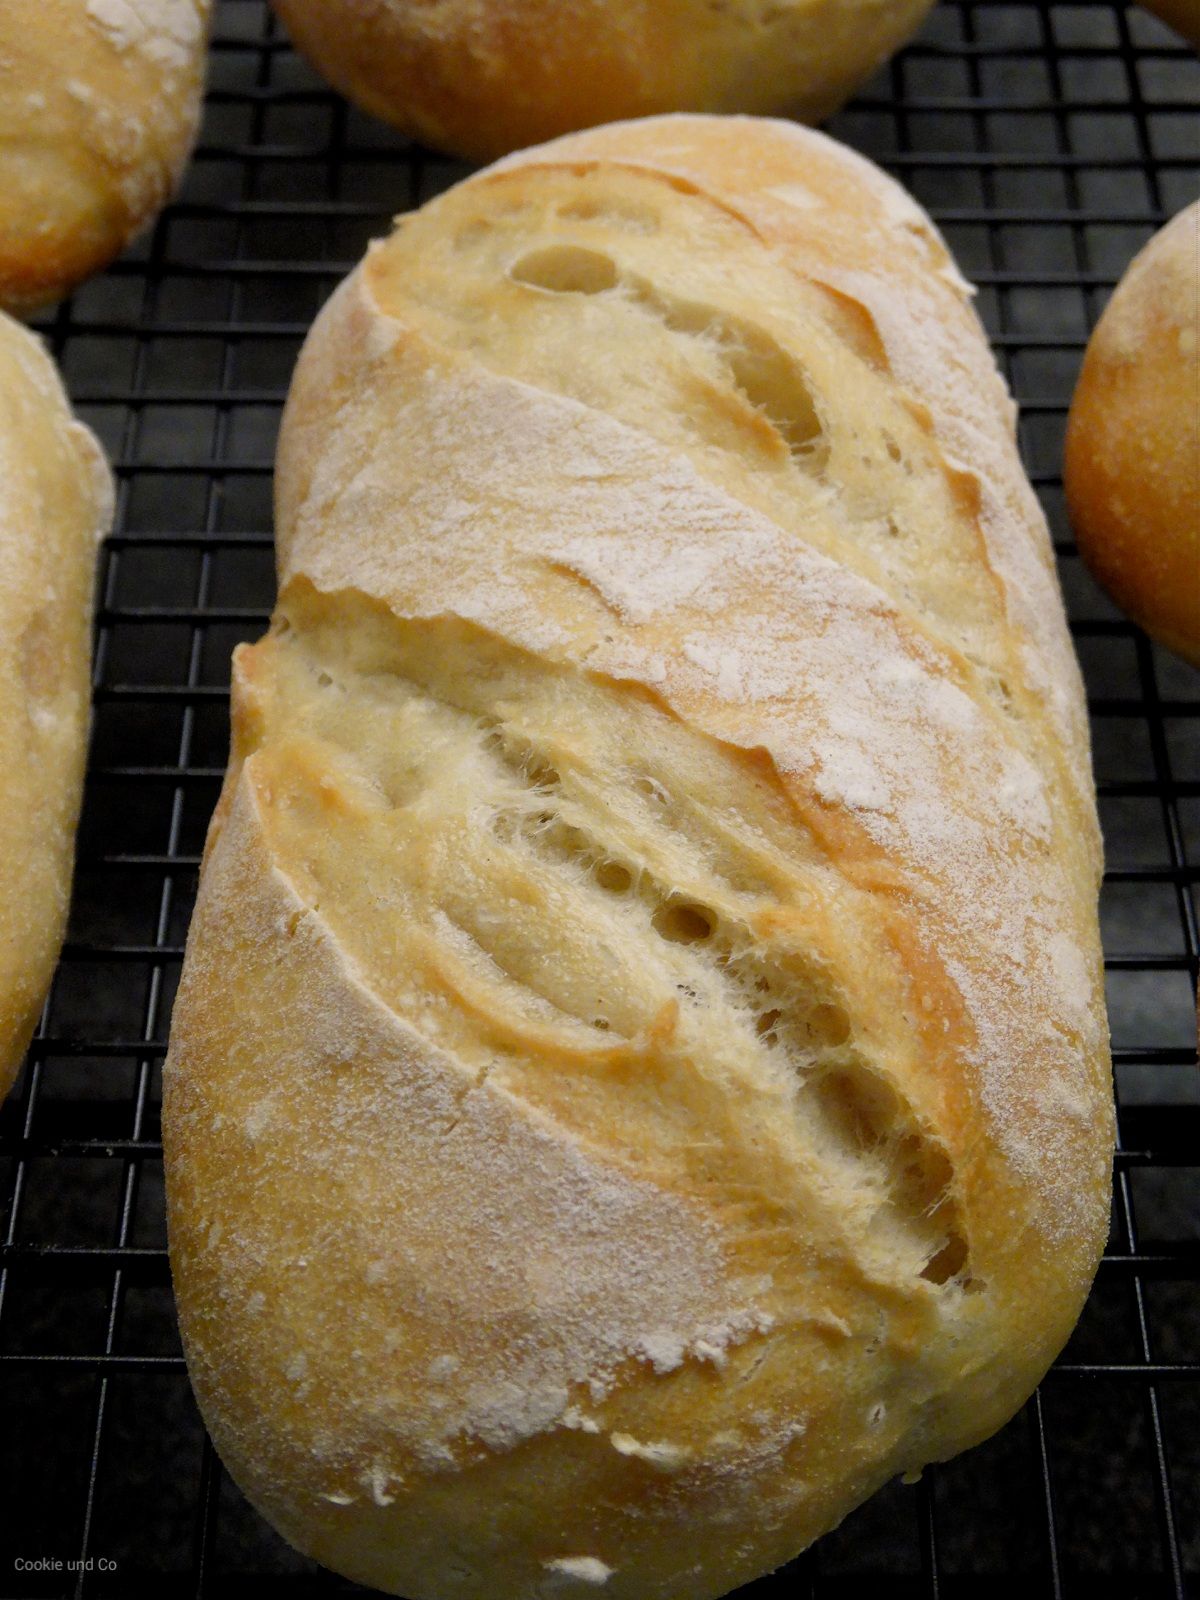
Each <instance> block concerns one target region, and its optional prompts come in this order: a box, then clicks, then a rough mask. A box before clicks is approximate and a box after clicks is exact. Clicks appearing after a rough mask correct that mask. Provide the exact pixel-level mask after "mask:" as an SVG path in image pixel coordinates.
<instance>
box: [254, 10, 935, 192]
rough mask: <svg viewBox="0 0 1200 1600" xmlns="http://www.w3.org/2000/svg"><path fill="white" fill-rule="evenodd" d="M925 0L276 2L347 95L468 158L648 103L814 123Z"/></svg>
mask: <svg viewBox="0 0 1200 1600" xmlns="http://www.w3.org/2000/svg"><path fill="white" fill-rule="evenodd" d="M932 3H933V0H728V3H726V4H719V5H714V4H712V3H711V0H569V3H567V0H432V3H431V0H273V4H274V6H275V9H276V11H278V13H279V15H280V16H281V17H282V18H283V21H284V22H285V23H286V25H287V29H288V32H289V34H290V35H291V37H292V39H293V41H294V43H295V45H296V47H297V49H299V50H301V51H302V52H303V53H304V54H305V55H306V56H307V57H308V59H309V60H310V61H311V62H312V63H313V65H314V66H315V67H316V68H317V69H318V71H320V72H322V73H324V75H325V76H326V77H327V78H328V79H329V80H330V82H331V83H333V84H334V85H335V87H336V88H338V89H340V90H341V91H342V93H343V94H346V95H348V96H349V97H350V98H351V99H352V100H354V101H355V102H357V104H358V105H360V106H362V107H363V108H364V110H366V111H370V112H373V113H374V115H375V116H377V117H381V118H382V119H383V120H384V121H385V122H390V123H392V124H393V125H394V126H395V127H398V128H401V129H402V130H403V131H404V132H406V133H410V134H413V135H414V136H415V137H417V138H419V139H421V140H423V141H424V142H425V143H426V144H430V145H433V146H435V147H436V148H438V149H444V150H451V151H454V152H456V153H457V154H459V155H464V156H469V157H471V158H472V159H474V160H490V159H491V158H492V157H493V156H498V155H502V154H504V153H505V152H506V151H509V150H516V149H518V148H520V147H521V146H523V145H528V144H534V143H536V142H537V141H539V140H542V139H549V138H552V137H553V136H554V135H555V134H560V133H567V132H569V131H570V130H571V129H573V128H586V127H590V126H592V125H593V124H595V123H600V122H612V121H615V120H617V119H618V118H622V117H640V116H646V115H649V114H651V113H653V112H659V111H756V112H787V113H789V114H790V115H792V116H796V117H799V118H801V119H802V120H803V121H805V122H818V121H820V120H821V118H823V117H827V116H829V115H830V114H831V113H832V112H834V111H836V110H837V108H838V106H840V105H841V104H842V102H843V101H844V100H846V99H847V98H848V97H849V95H850V94H851V93H852V92H853V91H854V90H855V89H856V88H857V87H858V85H859V84H860V83H863V82H864V81H865V80H866V79H867V78H869V77H870V76H871V74H872V72H874V71H875V69H876V67H878V66H879V65H880V64H881V63H882V62H883V61H885V60H886V59H887V57H888V56H890V55H891V54H892V52H893V51H894V50H896V49H898V48H899V46H900V45H902V44H903V43H904V42H905V40H907V39H908V38H910V37H911V35H912V34H914V33H915V32H916V30H917V28H918V26H919V25H920V23H921V19H922V18H923V17H924V16H925V13H926V12H927V11H928V10H929V9H930V6H931V5H932Z"/></svg>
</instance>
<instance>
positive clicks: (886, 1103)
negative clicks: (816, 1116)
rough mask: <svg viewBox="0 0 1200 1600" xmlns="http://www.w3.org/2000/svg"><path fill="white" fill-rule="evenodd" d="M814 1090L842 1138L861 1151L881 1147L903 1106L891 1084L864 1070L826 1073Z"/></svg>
mask: <svg viewBox="0 0 1200 1600" xmlns="http://www.w3.org/2000/svg"><path fill="white" fill-rule="evenodd" d="M812 1092H813V1093H814V1094H815V1095H816V1097H817V1101H818V1103H819V1105H820V1107H821V1110H822V1112H823V1113H824V1115H825V1118H826V1121H827V1122H828V1123H829V1125H830V1127H831V1128H832V1130H833V1132H834V1133H835V1134H836V1136H837V1138H838V1139H839V1141H840V1142H841V1143H842V1144H843V1145H846V1146H848V1147H849V1148H851V1149H853V1150H857V1151H863V1152H865V1151H868V1150H874V1149H877V1148H878V1146H879V1145H881V1144H882V1143H883V1142H884V1140H885V1139H886V1138H887V1135H888V1131H889V1129H890V1128H891V1126H892V1124H893V1122H894V1120H895V1117H896V1112H897V1110H898V1109H899V1106H898V1102H897V1100H896V1096H895V1095H894V1094H893V1093H892V1091H891V1089H890V1088H889V1087H888V1086H887V1084H885V1083H883V1082H882V1081H881V1080H880V1079H878V1078H875V1077H872V1076H869V1075H868V1074H867V1073H862V1072H826V1073H822V1074H821V1076H820V1077H818V1078H816V1079H814V1080H813V1084H812Z"/></svg>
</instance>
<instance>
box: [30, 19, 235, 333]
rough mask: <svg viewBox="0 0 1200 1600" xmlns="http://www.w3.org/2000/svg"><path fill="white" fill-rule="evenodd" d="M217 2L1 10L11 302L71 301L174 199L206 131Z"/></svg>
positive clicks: (35, 303) (31, 303) (34, 303)
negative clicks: (210, 38)
mask: <svg viewBox="0 0 1200 1600" xmlns="http://www.w3.org/2000/svg"><path fill="white" fill-rule="evenodd" d="M210 6H211V0H4V3H3V5H0V306H3V307H5V308H6V309H7V310H9V311H16V312H25V311H31V310H33V309H35V308H36V307H37V306H39V305H42V304H44V303H45V302H47V301H50V300H54V299H57V298H58V297H59V296H60V295H63V294H65V293H66V292H67V291H68V290H69V289H72V288H74V287H75V285H76V284H77V283H80V282H81V281H82V280H83V279H84V278H86V277H87V276H88V275H89V274H90V273H92V272H96V271H98V270H99V269H100V268H101V267H103V266H105V265H107V263H108V262H109V261H110V260H111V259H112V258H113V256H115V255H117V254H118V253H119V252H120V251H121V250H123V249H124V248H125V246H126V244H128V242H129V240H130V239H131V238H132V237H133V236H134V234H135V233H137V231H138V230H139V228H141V227H142V225H143V224H144V223H146V222H148V221H149V220H150V218H151V217H153V216H154V214H155V213H156V212H157V211H158V209H159V207H160V206H162V204H163V203H164V201H165V200H166V199H167V197H168V195H169V194H170V192H171V190H172V189H173V188H174V186H175V184H176V183H177V182H178V180H179V176H180V174H181V172H182V171H183V166H184V163H185V161H186V160H187V157H188V154H189V152H190V151H191V148H192V141H193V139H194V138H195V135H196V126H197V122H198V119H199V114H200V95H201V91H202V88H203V82H204V53H205V33H206V27H207V21H208V15H209V10H210Z"/></svg>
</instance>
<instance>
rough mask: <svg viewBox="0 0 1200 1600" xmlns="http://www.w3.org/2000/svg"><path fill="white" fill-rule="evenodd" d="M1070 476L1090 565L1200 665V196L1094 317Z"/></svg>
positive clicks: (1073, 428)
mask: <svg viewBox="0 0 1200 1600" xmlns="http://www.w3.org/2000/svg"><path fill="white" fill-rule="evenodd" d="M1063 481H1064V486H1065V488H1066V493H1067V506H1068V509H1069V511H1070V515H1071V524H1072V527H1073V528H1074V530H1075V535H1076V539H1077V540H1078V543H1079V550H1080V554H1081V555H1082V556H1083V558H1084V560H1085V561H1086V562H1087V564H1088V566H1089V567H1090V568H1091V570H1092V572H1093V573H1094V574H1095V576H1096V577H1097V578H1098V579H1099V581H1100V582H1101V583H1102V584H1103V585H1104V587H1105V588H1106V589H1107V590H1108V591H1109V593H1110V594H1111V595H1112V597H1113V599H1114V600H1116V602H1117V604H1118V605H1120V606H1121V607H1122V608H1123V609H1124V610H1125V611H1127V612H1128V613H1129V615H1130V616H1131V617H1132V618H1133V619H1134V621H1135V622H1138V623H1140V624H1141V626H1142V627H1143V628H1145V629H1146V630H1147V631H1148V632H1149V633H1151V634H1153V635H1154V637H1155V638H1156V639H1159V640H1161V641H1162V643H1163V644H1165V645H1168V646H1169V647H1170V648H1171V649H1172V650H1175V651H1177V652H1178V653H1179V654H1180V655H1181V656H1183V657H1184V659H1185V660H1187V661H1190V662H1192V663H1193V665H1195V666H1197V667H1200V200H1198V201H1196V202H1195V204H1194V205H1190V206H1187V207H1186V208H1185V209H1184V210H1183V211H1181V212H1180V213H1179V214H1178V216H1176V217H1174V218H1172V220H1171V221H1170V222H1168V223H1167V225H1166V226H1165V227H1164V228H1160V229H1159V231H1158V232H1157V233H1156V234H1155V235H1154V237H1153V238H1152V239H1151V240H1150V242H1149V244H1147V245H1146V247H1145V249H1144V250H1142V251H1140V252H1139V254H1138V255H1137V256H1136V257H1135V258H1134V260H1133V261H1132V262H1131V263H1130V266H1129V268H1128V270H1127V271H1126V273H1125V275H1124V276H1123V277H1122V279H1121V281H1120V283H1119V284H1118V285H1117V288H1116V291H1115V293H1114V294H1113V297H1112V299H1111V300H1110V301H1109V303H1108V305H1107V306H1106V307H1105V310H1104V315H1103V316H1102V317H1101V318H1100V321H1099V322H1098V323H1097V324H1096V328H1095V331H1094V333H1093V334H1092V337H1091V339H1090V341H1089V342H1088V347H1087V353H1086V355H1085V357H1084V363H1083V370H1082V371H1081V373H1080V375H1079V383H1078V385H1077V387H1076V390H1075V395H1074V397H1073V399H1072V401H1071V412H1070V416H1069V418H1068V422H1067V440H1066V460H1065V464H1064V472H1063Z"/></svg>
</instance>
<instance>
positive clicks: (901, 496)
mask: <svg viewBox="0 0 1200 1600" xmlns="http://www.w3.org/2000/svg"><path fill="white" fill-rule="evenodd" d="M1012 422H1013V413H1012V407H1011V403H1010V402H1009V400H1008V398H1007V396H1006V394H1005V392H1004V389H1003V386H1002V384H1001V383H1000V381H999V379H998V377H997V375H996V372H995V369H994V367H993V365H992V363H991V360H990V356H989V353H988V351H987V346H986V342H985V340H984V338H983V334H982V331H981V329H980V328H979V325H978V323H977V321H976V320H975V319H974V317H973V315H972V314H971V312H970V310H969V306H968V303H967V290H966V288H965V286H964V285H963V284H962V281H961V279H959V278H958V277H957V274H956V273H955V272H954V270H953V266H952V264H951V263H950V261H949V258H948V257H947V255H946V252H945V249H944V246H943V245H942V243H941V241H940V240H939V239H938V237H937V235H936V233H935V231H934V230H933V228H932V226H931V224H930V223H929V221H928V219H927V218H926V217H925V216H924V215H923V213H921V212H920V211H919V210H918V209H917V208H916V207H915V205H913V203H912V202H911V201H910V200H909V199H908V198H907V197H906V196H905V195H904V194H903V192H902V191H900V190H899V189H898V188H896V187H895V186H894V185H892V184H891V183H889V182H888V180H886V179H885V178H884V177H883V176H882V174H880V173H879V172H877V170H876V169H874V168H873V167H871V166H870V165H869V164H868V163H866V162H864V161H862V160H861V159H860V158H858V157H855V156H853V155H852V154H851V153H850V152H848V151H845V150H843V149H841V148H840V147H838V146H836V145H835V144H833V143H832V142H831V141H829V140H826V139H824V138H822V137H821V136H820V135H817V134H813V133H809V132H806V131H805V130H800V129H797V128H795V127H792V126H789V125H784V124H771V123H757V122H754V121H751V120H748V119H734V120H726V119H709V118H698V117H683V118H664V119H657V120H653V121H650V122H647V123H642V124H629V125H625V126H620V127H611V128H605V129H600V130H597V131H595V132H593V133H590V134H586V135H582V136H579V137H575V138H571V139H567V140H563V141H560V142H559V143H557V144H553V145H550V146H547V147H545V148H543V149H541V150H537V151H532V152H529V153H527V154H525V155H523V156H521V157H518V158H514V159H513V160H511V161H508V162H504V163H501V164H500V166H498V167H496V168H493V169H491V170H490V171H489V172H486V173H483V174H480V175H479V176H478V177H476V178H474V179H472V180H470V181H469V182H468V183H466V184H464V185H461V186H459V188H458V189H456V190H454V191H451V192H450V193H448V194H447V195H444V196H442V197H441V198H440V199H439V200H438V201H436V202H434V203H432V204H431V205H430V206H429V207H426V208H425V209H424V210H423V211H422V212H419V213H417V214H415V215H414V216H412V217H409V218H407V219H404V220H403V222H402V224H401V226H400V227H399V228H398V230H397V232H396V233H395V234H394V235H393V237H392V238H391V239H390V240H388V241H387V242H386V243H385V244H383V245H381V246H377V247H375V248H374V249H373V251H372V252H371V253H370V254H369V256H368V258H367V260H366V262H365V263H364V264H363V266H362V267H361V268H360V269H359V270H358V272H356V273H355V274H354V275H353V276H352V277H351V278H350V279H349V280H348V281H347V282H346V284H344V285H343V287H342V288H341V289H340V290H339V291H338V293H337V295H336V296H335V297H334V299H333V300H332V301H331V302H330V304H329V306H328V307H327V309H326V311H325V312H324V313H323V315H322V317H321V318H320V319H319V321H318V324H317V325H316V327H315V328H314V330H313V333H312V335H311V337H310V339H309V342H308V344H307V346H306V349H305V352H304V354H303V356H302V359H301V362H300V365H299V368H298V370H297V374H296V379H295V382H294V385H293V389H292V392H291V395H290V397H289V402H288V409H287V415H286V419H285V425H284V430H283V435H282V439H281V448H280V460H279V472H278V475H277V491H278V549H279V566H280V583H281V595H280V603H279V607H278V609H277V613H276V617H275V620H274V623H273V627H272V631H271V633H270V635H269V636H268V637H267V638H266V639H264V640H262V641H260V642H259V643H258V644H257V645H255V646H253V647H252V648H249V649H244V650H242V651H240V652H239V654H238V657H237V663H236V672H235V687H234V726H235V732H234V752H233V758H232V761H231V766H230V770H229V775H228V778H227V781H226V788H225V793H224V796H223V798H222V802H221V806H220V808H219V811H218V817H217V820H216V822H215V824H214V829H213V834H212V837H211V840H210V847H209V854H208V857H207V861H206V866H205V871H204V877H203V881H202V885H201V893H200V900H199V904H198V908H197V915H196V921H195V924H194V927H193V931H192V936H191V939H190V942H189V952H188V958H187V962H186V965H185V973H184V978H183V982H182V985H181V989H180V994H179V999H178V1002H177V1007H176V1013H175V1023H174V1027H173V1034H172V1042H171V1052H170V1058H169V1062H168V1070H167V1073H166V1079H165V1102H164V1138H165V1153H166V1159H167V1176H168V1193H169V1200H170V1226H171V1249H172V1260H173V1270H174V1273H175V1281H176V1291H177V1296H178V1303H179V1308H180V1316H181V1326H182V1328H183V1333H184V1339H185V1345H186V1348H187V1351H188V1359H189V1366H190V1370H191V1372H192V1377H193V1382H194V1384H195V1388H196V1392H197V1396H198V1399H199V1401H200V1405H201V1408H202V1410H203V1411H204V1414H205V1417H206V1419H207V1421H208V1423H209V1426H210V1428H211V1429H212V1431H213V1434H214V1438H215V1439H216V1442H217V1444H218V1448H219V1449H220V1450H221V1452H222V1454H223V1456H224V1458H225V1459H226V1461H227V1462H228V1463H229V1464H230V1467H231V1470H232V1471H233V1472H234V1474H235V1476H236V1477H237V1478H238V1481H239V1482H240V1483H241V1484H242V1485H243V1487H244V1488H245V1489H246V1491H247V1493H249V1494H250V1496H251V1498H252V1499H253V1500H254V1501H255V1502H256V1503H257V1504H258V1505H259V1506H260V1507H261V1508H262V1509H263V1510H264V1512H265V1513H266V1514H267V1515H268V1516H269V1517H270V1518H271V1519H272V1520H273V1521H274V1522H275V1523H276V1524H277V1525H278V1526H279V1527H281V1528H282V1529H283V1531H284V1532H285V1533H286V1534H287V1536H288V1537H289V1538H292V1539H293V1540H294V1541H295V1542H297V1543H298V1544H300V1545H301V1547H302V1548H305V1549H308V1550H310V1551H312V1552H313V1553H314V1554H316V1555H318V1556H319V1557H320V1558H321V1559H322V1560H325V1561H327V1562H329V1563H330V1564H331V1565H333V1566H336V1567H337V1568H339V1569H340V1570H342V1571H345V1572H347V1573H350V1574H351V1575H352V1576H354V1577H356V1578H359V1579H361V1580H364V1581H367V1582H371V1583H373V1584H376V1585H377V1586H379V1587H382V1588H385V1589H388V1590H391V1591H393V1592H397V1593H403V1594H406V1595H410V1596H416V1597H418V1600H424V1597H426V1596H428V1597H430V1600H441V1597H442V1596H450V1595H459V1596H471V1597H475V1596H478V1597H479V1600H483V1597H484V1596H487V1597H488V1600H495V1597H508V1596H512V1597H516V1596H533V1595H536V1594H543V1593H544V1594H547V1595H550V1594H558V1593H564V1594H569V1593H572V1592H574V1593H583V1592H586V1590H587V1586H588V1585H589V1584H591V1585H600V1584H601V1583H602V1584H603V1592H604V1593H607V1594H609V1595H612V1596H617V1597H621V1600H649V1597H654V1600H703V1597H711V1596H715V1595H717V1594H720V1593H723V1592H725V1591H726V1590H727V1589H728V1588H729V1587H731V1586H733V1585H734V1584H736V1583H739V1582H742V1581H744V1580H747V1579H749V1578H750V1577H752V1576H753V1575H755V1574H756V1573H758V1572H762V1571H764V1570H766V1569H767V1568H769V1567H771V1566H773V1565H775V1564H777V1563H779V1562H780V1561H782V1560H784V1559H786V1558H787V1557H788V1556H789V1555H791V1554H793V1553H795V1551H797V1550H798V1549H800V1548H801V1547H802V1546H803V1545H804V1544H806V1543H807V1542H809V1541H810V1540H811V1539H813V1538H815V1537H816V1536H817V1535H818V1534H819V1533H821V1532H822V1531H824V1530H825V1529H826V1528H827V1527H829V1526H831V1525H832V1524H833V1523H835V1522H836V1521H838V1520H839V1519H840V1518H841V1517H842V1516H843V1515H845V1513H846V1512H847V1511H848V1510H849V1509H850V1508H851V1507H852V1506H853V1505H855V1504H857V1503H858V1501H859V1500H860V1499H861V1498H862V1497H863V1496H864V1495H866V1494H867V1493H869V1492H870V1491H871V1490H872V1489H873V1488H874V1487H875V1486H876V1485H878V1484H879V1483H881V1482H882V1481H883V1480H884V1479H885V1478H887V1477H888V1476H890V1475H891V1474H893V1473H895V1472H899V1471H904V1470H911V1469H914V1468H917V1467H919V1466H920V1465H922V1464H923V1463H924V1462H925V1461H929V1460H935V1459H939V1458H942V1457H944V1456H946V1455H949V1454H952V1453H953V1452H954V1451H956V1450H958V1449H961V1448H963V1447H965V1446H966V1445H968V1444H971V1443H974V1442H976V1441H977V1440H979V1439H980V1438H982V1437H984V1436H986V1434H987V1433H989V1432H990V1431H992V1430H993V1429H994V1428H995V1427H997V1426H999V1425H1000V1423H1001V1422H1003V1421H1004V1420H1005V1419H1006V1417H1008V1416H1009V1415H1011V1413H1012V1411H1013V1410H1014V1409H1015V1408H1016V1407H1017V1405H1019V1404H1020V1402H1021V1401H1022V1400H1023V1399H1024V1398H1025V1396H1026V1395H1027V1394H1028V1393H1029V1391H1030V1389H1031V1388H1032V1386H1033V1384H1034V1383H1035V1382H1036V1381H1037V1379H1038V1377H1039V1376H1040V1374H1041V1372H1042V1371H1044V1369H1045V1366H1046V1365H1047V1363H1048V1362H1049V1360H1050V1359H1051V1357H1052V1356H1053V1354H1054V1352H1055V1350H1056V1349H1057V1348H1058V1347H1059V1346H1060V1345H1061V1343H1062V1342H1063V1340H1064V1339H1065V1338H1066V1335H1067V1333H1068V1331H1069V1329H1070V1327H1071V1325H1072V1323H1073V1321H1074V1318H1075V1316H1076V1315H1077V1314H1078V1310H1079V1307H1080V1305H1081V1304H1082V1301H1083V1297H1084V1295H1085V1293H1086V1290H1087V1286H1088V1283H1089V1281H1090V1278H1091V1274H1092V1272H1093V1271H1094V1267H1095V1262H1096V1259H1097V1256H1098V1253H1099V1250H1100V1248H1101V1244H1102V1241H1103V1236H1104V1231H1105V1226H1106V1220H1107V1199H1106V1197H1107V1180H1108V1160H1109V1151H1110V1147H1111V1126H1112V1122H1111V1117H1112V1112H1111V1102H1110V1097H1109V1089H1108V1077H1107V1053H1106V1039H1105V1029H1104V1016H1103V1006H1102V998H1101V982H1100V977H1101V968H1100V956H1099V944H1098V938H1097V929H1096V909H1095V908H1096V890H1097V885H1098V877H1099V846H1098V838H1097V832H1096V824H1095V815H1094V809H1093V802H1092V798H1091V789H1090V777H1089V771H1088V757H1087V746H1086V735H1085V732H1084V719H1083V712H1082V697H1081V693H1080V686H1079V682H1078V677H1077V672H1076V669H1075V667H1074V664H1073V661H1072V658H1071V654H1070V647H1069V643H1068V641H1067V635H1066V628H1065V622H1064V619H1063V616H1062V611H1061V604H1060V601H1059V599H1058V596H1057V592H1056V589H1055V587H1054V580H1053V573H1052V563H1051V559H1050V554H1049V548H1048V540H1047V536H1046V531H1045V525H1044V523H1043V522H1042V520H1041V518H1040V515H1039V513H1038V511H1037V508H1036V503H1035V502H1034V501H1033V499H1032V495H1031V493H1030V491H1029V487H1028V484H1027V482H1026V481H1025V479H1024V477H1023V474H1022V473H1021V470H1020V466H1019V462H1018V460H1017V456H1016V451H1015V446H1014V442H1013V432H1012ZM967 463H969V465H967Z"/></svg>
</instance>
